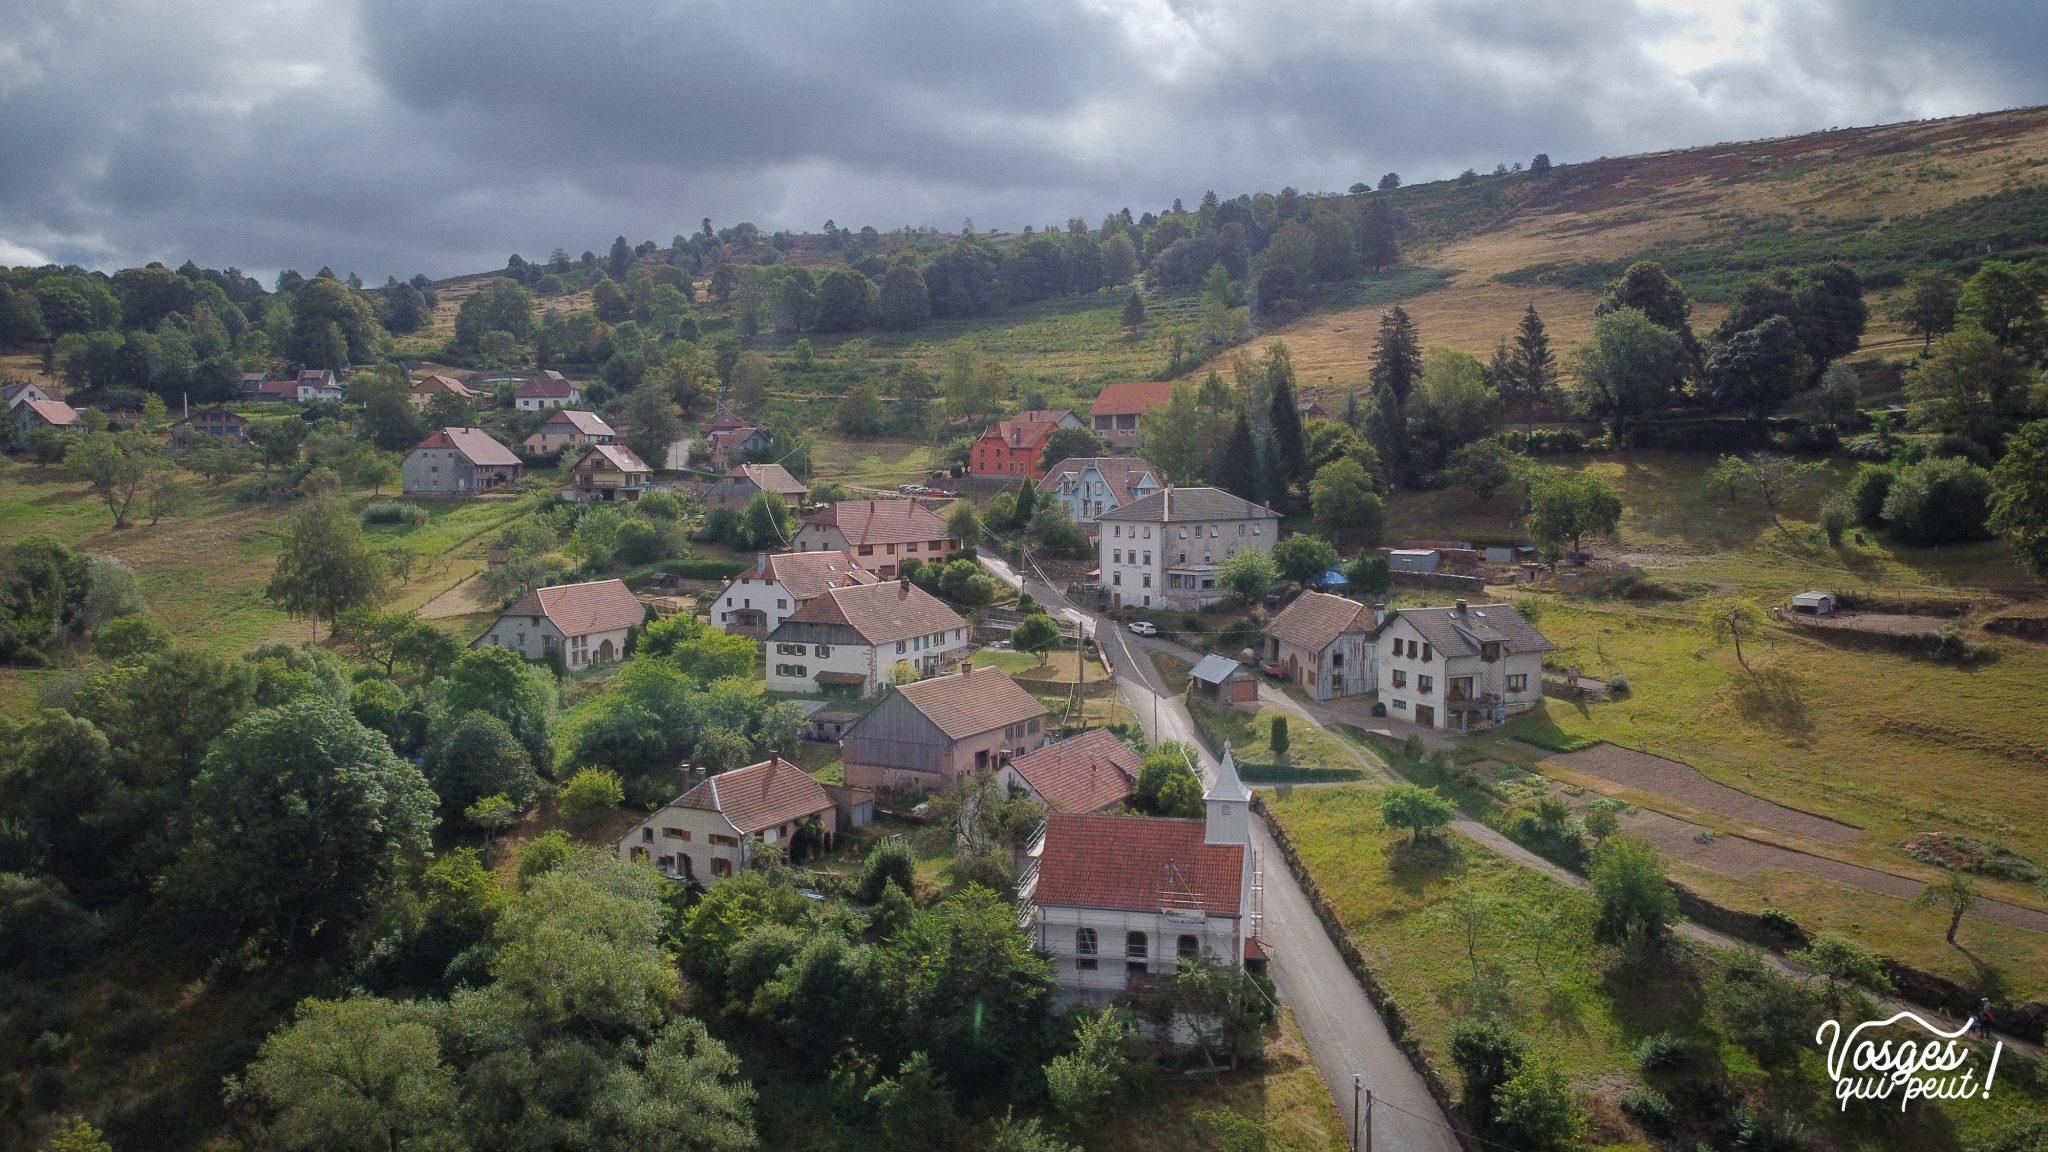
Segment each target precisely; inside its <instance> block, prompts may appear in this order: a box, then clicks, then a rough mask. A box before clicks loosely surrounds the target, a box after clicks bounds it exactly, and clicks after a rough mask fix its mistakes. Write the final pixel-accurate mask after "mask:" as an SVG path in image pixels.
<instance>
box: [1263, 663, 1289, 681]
mask: <svg viewBox="0 0 2048 1152" xmlns="http://www.w3.org/2000/svg"><path fill="white" fill-rule="evenodd" d="M1259 671H1261V672H1264V673H1265V674H1266V675H1268V676H1271V677H1272V678H1273V679H1275V680H1285V679H1287V665H1285V664H1282V663H1280V662H1279V661H1277V660H1261V661H1259Z"/></svg>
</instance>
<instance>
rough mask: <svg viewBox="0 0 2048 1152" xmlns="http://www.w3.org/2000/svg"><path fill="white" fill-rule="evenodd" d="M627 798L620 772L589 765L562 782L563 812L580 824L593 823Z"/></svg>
mask: <svg viewBox="0 0 2048 1152" xmlns="http://www.w3.org/2000/svg"><path fill="white" fill-rule="evenodd" d="M625 802H626V790H625V788H624V787H622V786H621V785H620V784H619V777H618V775H617V774H616V773H613V772H607V771H605V770H603V769H601V768H585V769H584V770H582V771H581V772H578V773H576V774H575V775H574V776H571V777H569V780H568V783H566V784H563V785H562V814H563V815H565V816H567V817H568V818H569V819H570V820H571V821H573V822H575V823H577V824H590V823H592V822H593V821H595V820H596V819H597V818H598V817H599V816H601V815H603V814H604V813H606V812H609V811H611V810H612V809H614V808H617V807H618V806H619V805H621V804H623V803H625Z"/></svg>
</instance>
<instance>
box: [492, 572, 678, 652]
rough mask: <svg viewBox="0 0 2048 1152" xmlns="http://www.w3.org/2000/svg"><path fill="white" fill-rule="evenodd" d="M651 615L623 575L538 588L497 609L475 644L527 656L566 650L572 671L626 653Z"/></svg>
mask: <svg viewBox="0 0 2048 1152" xmlns="http://www.w3.org/2000/svg"><path fill="white" fill-rule="evenodd" d="M646 619H647V609H646V608H644V607H642V606H641V604H640V601H639V599H638V598H636V597H635V596H634V595H633V593H632V590H631V589H629V588H627V587H626V582H625V581H623V580H592V581H589V582H587V583H583V584H555V585H551V586H549V587H546V588H535V589H533V590H532V591H530V592H528V593H527V594H526V595H524V596H521V597H520V598H519V600H518V602H517V603H515V604H513V605H512V606H511V607H510V608H507V609H505V611H504V612H502V613H500V614H499V615H498V619H497V620H496V621H495V622H494V623H492V625H491V626H490V628H489V629H487V630H486V631H485V632H484V634H483V635H482V636H479V637H477V639H476V642H475V643H473V644H471V645H470V647H472V648H482V647H486V646H488V645H492V644H495V645H497V646H499V647H501V648H510V649H512V650H513V651H514V652H517V653H519V654H520V655H521V656H524V657H525V658H526V659H528V660H545V659H547V658H548V657H550V656H552V655H554V654H555V653H558V652H559V653H561V656H562V663H563V665H564V666H566V667H567V668H568V669H569V670H570V671H572V672H573V671H576V670H578V669H581V668H594V667H596V666H598V665H600V664H611V663H615V662H617V661H620V660H623V659H625V658H626V637H627V635H628V634H629V633H631V632H632V631H633V629H635V628H638V627H639V626H640V625H641V624H642V623H643V622H645V621H646Z"/></svg>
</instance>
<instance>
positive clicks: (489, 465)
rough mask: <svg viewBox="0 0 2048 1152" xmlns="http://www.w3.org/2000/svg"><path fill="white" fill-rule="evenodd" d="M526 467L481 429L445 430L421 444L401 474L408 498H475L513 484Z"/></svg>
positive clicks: (408, 456) (411, 454)
mask: <svg viewBox="0 0 2048 1152" xmlns="http://www.w3.org/2000/svg"><path fill="white" fill-rule="evenodd" d="M524 468H525V464H524V463H523V462H522V461H521V460H520V459H519V457H518V455H517V454H516V453H514V452H513V451H512V450H511V449H510V448H507V447H505V446H504V445H503V444H500V443H498V442H497V441H496V440H493V439H491V434H490V433H488V432H486V431H484V430H483V429H481V428H442V429H440V430H439V431H437V432H435V433H434V434H433V435H431V436H428V437H427V438H426V439H425V440H422V441H420V444H419V447H417V448H414V449H413V450H412V452H411V453H410V454H408V455H407V456H406V458H405V465H404V467H403V468H401V469H400V472H401V473H402V474H403V475H404V477H405V488H404V491H405V494H406V495H407V496H473V495H475V494H477V493H479V492H488V491H490V490H491V489H493V488H501V487H503V486H505V485H507V484H510V483H511V482H513V481H514V480H517V479H519V474H520V472H521V471H522V470H523V469H524Z"/></svg>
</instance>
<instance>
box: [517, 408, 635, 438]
mask: <svg viewBox="0 0 2048 1152" xmlns="http://www.w3.org/2000/svg"><path fill="white" fill-rule="evenodd" d="M554 424H567V425H569V426H570V427H572V428H574V429H576V431H578V432H581V433H583V434H584V435H585V436H617V435H618V432H616V431H615V430H613V428H612V426H611V425H609V424H607V423H605V422H604V417H602V416H599V415H598V414H597V413H595V412H579V411H575V410H573V409H569V408H557V409H555V410H554V411H553V412H551V413H549V414H548V418H547V419H545V420H543V421H541V422H540V427H539V428H538V429H536V430H535V431H536V432H546V431H547V430H548V427H549V426H550V425H554Z"/></svg>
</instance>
